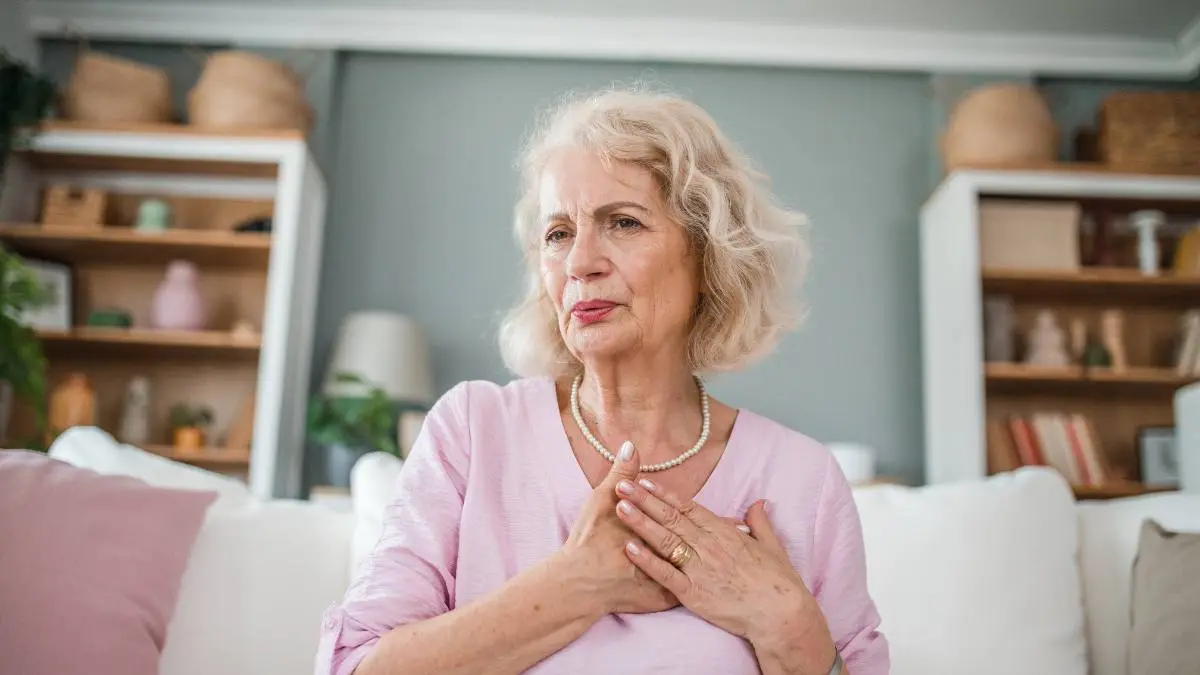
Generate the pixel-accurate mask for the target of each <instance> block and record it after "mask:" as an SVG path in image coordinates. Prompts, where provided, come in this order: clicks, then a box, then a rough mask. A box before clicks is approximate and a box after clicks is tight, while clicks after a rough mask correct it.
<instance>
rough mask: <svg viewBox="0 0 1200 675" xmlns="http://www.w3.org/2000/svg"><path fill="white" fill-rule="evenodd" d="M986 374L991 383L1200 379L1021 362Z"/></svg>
mask: <svg viewBox="0 0 1200 675" xmlns="http://www.w3.org/2000/svg"><path fill="white" fill-rule="evenodd" d="M984 374H985V375H986V377H987V380H988V382H989V383H1029V384H1055V383H1062V384H1112V385H1130V386H1148V385H1149V386H1164V387H1171V388H1172V389H1174V388H1178V387H1182V386H1184V385H1186V384H1191V383H1192V382H1195V381H1197V380H1200V377H1196V376H1193V375H1180V374H1178V373H1176V372H1175V371H1174V370H1172V369H1170V368H1148V367H1142V366H1136V367H1135V366H1130V367H1129V368H1126V369H1125V370H1123V371H1121V372H1116V371H1114V370H1112V369H1111V368H1085V367H1083V366H1065V367H1062V368H1055V367H1046V366H1028V365H1025V364H1022V363H988V364H986V365H985V366H984Z"/></svg>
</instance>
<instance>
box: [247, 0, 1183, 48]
mask: <svg viewBox="0 0 1200 675" xmlns="http://www.w3.org/2000/svg"><path fill="white" fill-rule="evenodd" d="M268 1H274V2H286V3H287V4H291V5H296V4H308V5H314V6H320V5H329V4H331V2H320V1H318V0H268ZM355 4H359V5H363V4H366V5H374V6H380V7H393V8H394V7H404V8H409V9H428V10H443V11H444V10H475V11H485V12H493V11H512V12H520V13H530V14H533V13H539V14H555V15H560V16H561V15H564V14H569V15H573V16H605V17H629V18H635V17H648V16H653V17H667V18H672V17H674V18H679V19H700V20H731V21H744V22H751V23H779V22H786V23H790V24H820V25H832V26H841V27H869V28H877V29H892V30H897V29H899V30H920V31H968V32H987V33H1064V34H1070V35H1077V36H1087V35H1091V36H1110V37H1112V36H1123V37H1133V38H1156V39H1170V40H1176V39H1178V38H1179V37H1180V36H1181V35H1182V34H1183V32H1184V30H1185V29H1187V28H1188V26H1189V24H1191V23H1192V22H1193V21H1195V20H1197V19H1200V0H604V2H596V1H595V0H359V1H358V2H357V3H355Z"/></svg>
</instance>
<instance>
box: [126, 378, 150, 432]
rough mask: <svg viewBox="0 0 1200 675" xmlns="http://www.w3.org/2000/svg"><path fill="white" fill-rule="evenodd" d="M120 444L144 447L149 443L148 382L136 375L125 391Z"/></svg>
mask: <svg viewBox="0 0 1200 675" xmlns="http://www.w3.org/2000/svg"><path fill="white" fill-rule="evenodd" d="M119 437H120V439H121V441H122V442H124V443H129V444H130V445H138V446H140V445H144V444H146V443H148V442H150V380H148V379H147V378H146V377H145V376H142V375H138V376H136V377H134V378H133V379H131V380H130V381H129V386H128V387H127V388H126V390H125V405H124V408H123V409H122V410H121V431H120V434H119Z"/></svg>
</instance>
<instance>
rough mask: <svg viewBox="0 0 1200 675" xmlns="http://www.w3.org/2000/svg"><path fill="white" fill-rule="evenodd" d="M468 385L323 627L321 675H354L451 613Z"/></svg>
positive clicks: (427, 429) (419, 447)
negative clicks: (393, 636) (401, 630)
mask: <svg viewBox="0 0 1200 675" xmlns="http://www.w3.org/2000/svg"><path fill="white" fill-rule="evenodd" d="M467 403H468V389H467V383H463V384H460V385H458V386H456V387H455V388H454V389H452V390H450V391H449V392H447V393H446V394H445V395H444V396H443V397H442V398H441V399H439V400H438V402H437V403H436V404H435V405H434V406H433V408H432V409H431V410H430V411H429V413H428V414H427V415H426V417H425V421H424V423H423V424H422V425H421V431H420V434H419V435H418V437H417V439H416V441H415V442H414V445H413V448H412V450H411V451H410V452H409V455H408V458H407V460H406V461H405V462H404V468H403V469H402V470H401V471H400V478H399V481H398V484H397V490H396V494H395V497H394V498H393V500H392V502H391V503H390V504H388V506H387V508H386V510H385V512H384V516H383V532H382V535H381V536H380V539H379V541H378V543H377V544H376V545H375V548H374V549H373V550H372V551H371V553H370V554H368V555H367V556H366V557H365V559H364V560H363V562H362V564H361V565H360V566H359V569H358V571H357V574H356V575H355V577H354V578H353V580H352V581H351V583H350V586H349V588H348V589H347V591H346V594H345V597H344V598H343V599H342V601H341V602H340V603H337V604H334V605H332V606H331V607H329V608H328V609H327V610H326V612H325V615H324V620H323V621H322V624H321V632H320V645H319V648H318V651H317V657H316V673H317V675H351V673H353V672H354V669H355V668H357V667H358V664H359V663H361V662H362V660H363V658H365V657H366V655H367V654H368V653H369V652H370V651H371V650H372V649H373V648H374V647H375V645H376V644H377V643H378V642H379V640H380V638H382V636H383V635H385V634H386V633H388V632H389V631H390V630H392V629H393V628H395V627H396V626H400V625H402V624H406V623H410V622H415V621H421V620H424V619H428V618H430V617H433V616H437V615H438V614H442V613H444V612H447V611H449V610H450V607H451V602H452V598H453V597H454V580H455V568H456V564H457V550H458V528H459V516H460V514H461V512H462V503H463V491H464V489H465V487H466V481H467V469H468V458H469V448H470V438H469V427H468V424H467V419H468V417H467Z"/></svg>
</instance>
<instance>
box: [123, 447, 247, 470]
mask: <svg viewBox="0 0 1200 675" xmlns="http://www.w3.org/2000/svg"><path fill="white" fill-rule="evenodd" d="M142 449H144V450H146V451H147V452H153V453H154V454H156V455H161V456H163V457H166V458H168V459H173V460H175V461H177V462H185V463H187V464H195V465H197V466H207V467H227V468H237V467H247V466H249V465H250V451H249V450H230V449H228V448H200V449H199V450H179V449H176V448H175V447H174V446H172V445H146V446H142Z"/></svg>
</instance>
